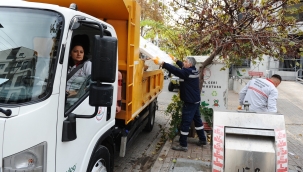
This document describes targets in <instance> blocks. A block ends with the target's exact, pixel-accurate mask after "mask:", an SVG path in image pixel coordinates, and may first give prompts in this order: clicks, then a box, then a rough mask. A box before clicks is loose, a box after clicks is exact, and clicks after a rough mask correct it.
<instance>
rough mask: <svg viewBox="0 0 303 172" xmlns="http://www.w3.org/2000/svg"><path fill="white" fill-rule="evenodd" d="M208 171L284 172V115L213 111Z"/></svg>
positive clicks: (285, 151) (285, 146)
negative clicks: (211, 150)
mask: <svg viewBox="0 0 303 172" xmlns="http://www.w3.org/2000/svg"><path fill="white" fill-rule="evenodd" d="M212 144H213V145H212V147H213V152H212V171H213V172H215V171H218V172H219V171H246V170H249V171H256V172H258V171H287V170H288V166H287V164H288V157H287V140H286V132H285V122H284V116H283V115H280V114H276V113H254V112H253V113H252V112H244V111H238V112H219V111H215V112H214V117H213V135H212Z"/></svg>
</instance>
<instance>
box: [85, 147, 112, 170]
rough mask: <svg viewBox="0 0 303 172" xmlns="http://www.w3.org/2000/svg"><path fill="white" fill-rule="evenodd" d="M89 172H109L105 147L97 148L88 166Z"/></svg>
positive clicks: (108, 159) (107, 152) (107, 154)
mask: <svg viewBox="0 0 303 172" xmlns="http://www.w3.org/2000/svg"><path fill="white" fill-rule="evenodd" d="M87 171H89V172H110V153H109V151H108V149H107V148H106V147H105V146H101V145H100V146H99V147H98V148H97V150H96V151H95V152H94V154H93V155H92V158H91V161H90V163H89V165H88V170H87Z"/></svg>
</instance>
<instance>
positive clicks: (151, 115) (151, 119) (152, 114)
mask: <svg viewBox="0 0 303 172" xmlns="http://www.w3.org/2000/svg"><path fill="white" fill-rule="evenodd" d="M155 116H156V103H155V101H153V102H152V103H151V104H150V105H149V115H148V121H147V124H146V126H145V128H144V130H145V131H147V132H151V131H152V130H153V128H154V123H155Z"/></svg>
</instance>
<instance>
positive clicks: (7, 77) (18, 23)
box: [0, 7, 63, 104]
mask: <svg viewBox="0 0 303 172" xmlns="http://www.w3.org/2000/svg"><path fill="white" fill-rule="evenodd" d="M62 19H63V18H62V16H61V15H60V14H59V13H57V12H53V11H47V10H35V9H24V8H1V7H0V103H4V104H19V103H26V102H29V101H39V100H41V99H45V98H46V97H47V96H49V95H50V94H51V92H52V80H53V77H54V74H55V67H56V62H57V53H56V52H57V51H58V42H59V41H60V38H61V33H62V30H61V26H62Z"/></svg>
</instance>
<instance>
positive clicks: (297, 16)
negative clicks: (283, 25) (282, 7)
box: [286, 1, 303, 22]
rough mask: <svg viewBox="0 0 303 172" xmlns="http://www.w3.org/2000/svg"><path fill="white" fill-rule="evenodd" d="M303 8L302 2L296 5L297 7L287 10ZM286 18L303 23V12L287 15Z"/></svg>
mask: <svg viewBox="0 0 303 172" xmlns="http://www.w3.org/2000/svg"><path fill="white" fill-rule="evenodd" d="M302 6H303V1H301V2H300V3H298V4H295V5H291V6H287V7H286V8H287V9H300V8H302ZM286 16H287V17H294V18H295V19H296V20H297V22H299V21H303V12H301V13H296V14H286Z"/></svg>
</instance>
